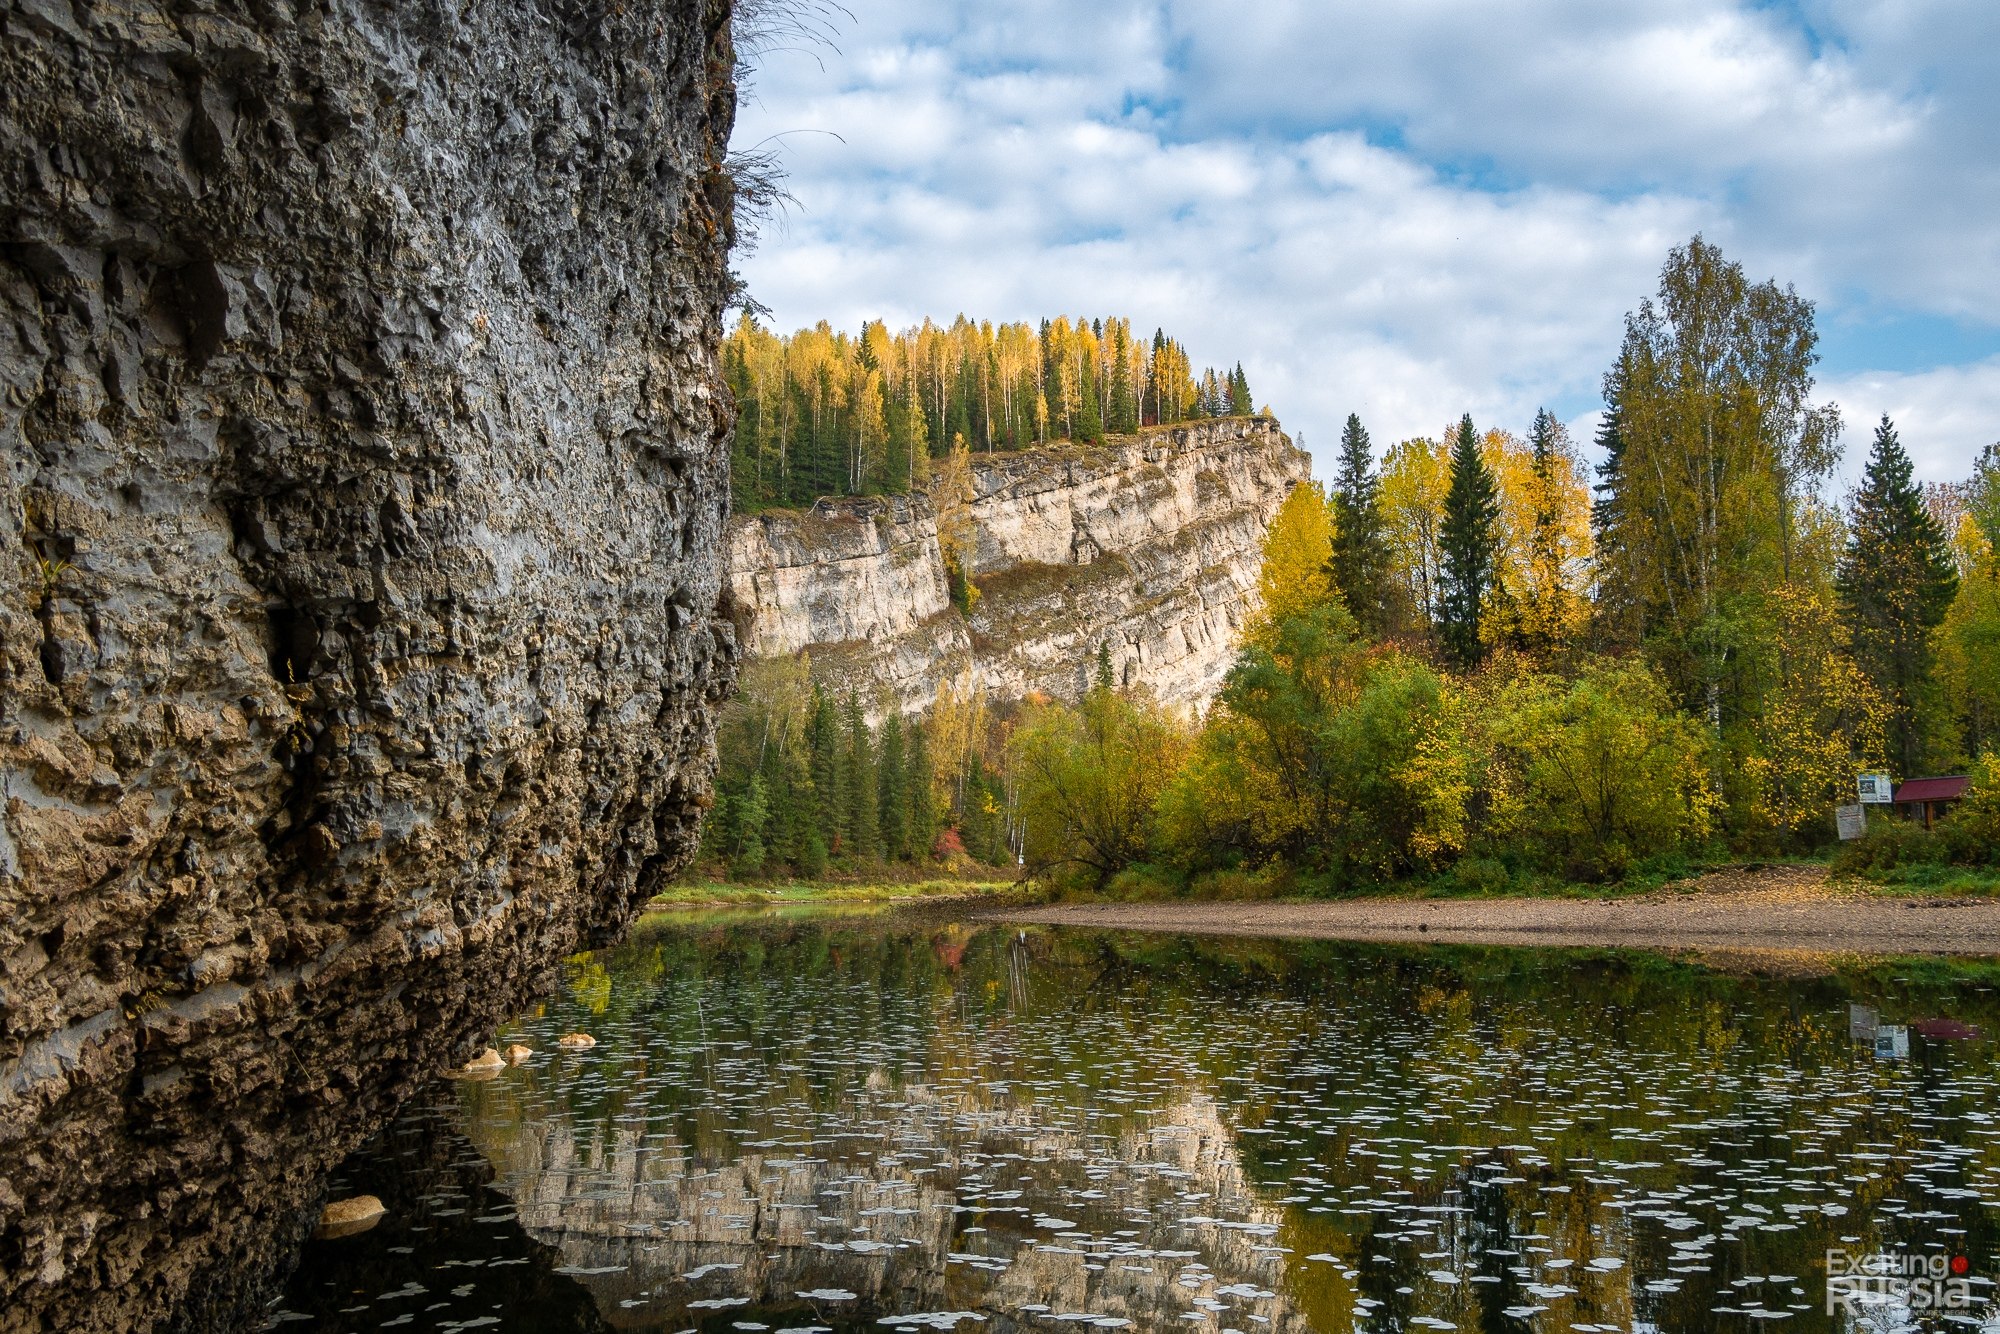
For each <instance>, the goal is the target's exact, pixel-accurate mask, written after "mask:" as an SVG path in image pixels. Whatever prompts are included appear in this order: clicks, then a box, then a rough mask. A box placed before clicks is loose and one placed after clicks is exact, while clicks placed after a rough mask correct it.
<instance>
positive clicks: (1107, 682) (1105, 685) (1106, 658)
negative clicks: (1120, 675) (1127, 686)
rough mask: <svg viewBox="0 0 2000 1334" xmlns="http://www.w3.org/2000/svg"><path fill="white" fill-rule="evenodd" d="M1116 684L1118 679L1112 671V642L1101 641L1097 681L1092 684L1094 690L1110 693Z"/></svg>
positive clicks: (1098, 649) (1098, 651)
mask: <svg viewBox="0 0 2000 1334" xmlns="http://www.w3.org/2000/svg"><path fill="white" fill-rule="evenodd" d="M1115 684H1117V678H1116V677H1115V676H1113V674H1112V671H1111V641H1110V640H1108V639H1100V640H1098V641H1097V679H1096V680H1095V681H1093V682H1092V688H1093V689H1096V690H1104V691H1109V690H1110V689H1111V688H1112V687H1113V686H1114V685H1115Z"/></svg>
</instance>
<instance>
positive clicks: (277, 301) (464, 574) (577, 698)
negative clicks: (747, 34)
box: [0, 0, 735, 1334]
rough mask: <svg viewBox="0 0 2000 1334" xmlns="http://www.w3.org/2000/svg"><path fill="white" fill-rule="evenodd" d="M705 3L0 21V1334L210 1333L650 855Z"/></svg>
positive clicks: (695, 430)
mask: <svg viewBox="0 0 2000 1334" xmlns="http://www.w3.org/2000/svg"><path fill="white" fill-rule="evenodd" d="M732 67H733V57H732V53H731V50H730V47H729V37H728V26H727V8H726V5H722V4H719V3H706V2H704V0H655V2H653V3H643V2H642V3H637V4H631V5H626V6H621V7H615V8H612V9H608V10H599V9H596V8H587V7H583V6H579V5H574V4H571V3H568V0H539V2H531V0H517V2H515V3H503V4H496V5H482V6H477V7H474V8H473V9H470V10H461V9H460V7H458V6H455V5H450V4H445V3H442V2H441V0H414V2H413V3H399V4H394V5H391V4H387V3H382V2H381V0H334V3H332V4H331V5H329V6H326V7H322V8H316V9H312V10H309V11H301V12H294V10H293V8H292V7H291V6H288V5H283V4H277V5H264V6H249V7H240V8H239V7H224V8H223V9H222V10H220V11H218V10H217V9H216V8H215V7H213V6H207V5H197V4H195V3H192V0H185V2H183V0H133V2H132V3H129V4H125V5H122V6H120V7H118V8H117V9H116V10H115V12H114V11H109V10H100V9H96V8H89V9H86V8H81V7H78V8H72V7H71V6H69V5H66V4H61V3H57V4H53V5H51V4H23V3H14V4H11V5H10V4H6V3H4V0H0V86H3V87H5V88H6V89H7V90H8V92H7V96H6V106H7V113H6V115H5V116H4V117H0V198H5V199H6V200H7V201H8V212H7V219H6V224H5V226H6V230H5V231H4V233H0V438H4V439H5V440H6V442H7V444H6V448H5V449H4V451H0V467H4V469H5V475H4V484H5V486H6V488H7V495H6V497H5V500H6V503H4V504H0V546H4V547H5V548H6V549H7V550H10V551H13V552H15V553H17V555H16V558H15V559H16V563H17V565H18V566H19V570H18V571H17V573H19V574H20V575H21V577H18V578H12V579H8V580H5V581H0V766H4V770H5V779H6V781H5V786H4V792H5V797H4V806H3V807H0V961H4V962H0V1331H7V1332H8V1334H11V1332H12V1331H15V1330H27V1329H43V1328H62V1329H65V1330H75V1331H96V1330H120V1331H123V1330H145V1329H149V1328H155V1327H160V1326H163V1325H166V1324H169V1323H172V1324H174V1325H177V1326H180V1327H189V1328H193V1327H204V1326H211V1327H221V1326H227V1325H231V1324H234V1323H238V1322H240V1320H241V1319H243V1318H244V1315H245V1312H246V1311H247V1310H248V1309H249V1307H250V1306H251V1304H253V1303H254V1300H255V1299H256V1297H257V1296H258V1295H259V1294H260V1293H261V1292H262V1290H263V1288H264V1285H265V1284H266V1282H267V1280H268V1277H269V1274H270V1270H271V1267H272V1264H273V1263H274V1261H276V1260H277V1259H279V1258H280V1257H281V1256H282V1254H283V1253H284V1252H285V1250H286V1248H287V1247H288V1246H289V1245H290V1244H292V1243H293V1242H295V1241H296V1240H297V1239H298V1238H300V1237H302V1236H303V1235H304V1233H305V1232H306V1231H307V1230H308V1229H309V1228H310V1227H311V1226H312V1224H313V1222H314V1216H313V1214H312V1213H311V1210H310V1201H311V1198H312V1196H313V1194H314V1192H315V1190H316V1183H317V1181H318V1178H319V1176H320V1175H321V1174H322V1173H323V1172H324V1170H325V1169H326V1167H327V1166H329V1165H330V1164H332V1163H334V1162H336V1161H338V1160H339V1159H340V1158H341V1157H342V1156H343V1155H344V1154H345V1153H346V1151H347V1150H348V1149H349V1148H351V1147H352V1146H353V1145H354V1144H355V1143H356V1142H357V1141H358V1140H359V1139H361V1138H362V1137H363V1136H365V1135H366V1134H368V1133H369V1132H370V1131H371V1130H372V1129H373V1128H374V1127H375V1126H377V1125H378V1124H380V1123H381V1121H382V1120H383V1119H384V1118H385V1117H386V1115H387V1114H388V1112H389V1111H390V1110H391V1109H392V1108H393V1107H394V1105H395V1104H396V1103H397V1101H398V1100H399V1099H401V1098H402V1097H403V1096H404V1095H405V1094H407V1092H408V1091H409V1090H410V1089H411V1088H413V1087H414V1086H415V1085H416V1084H417V1083H418V1082H419V1081H421V1080H422V1079H423V1078H425V1077H426V1076H427V1075H428V1074H429V1073H430V1072H432V1071H434V1070H437V1069H439V1068H441V1067H444V1066H446V1065H449V1064H451V1063H453V1062H454V1061H455V1060H459V1059H462V1058H463V1053H464V1052H465V1050H466V1044H467V1042H468V1040H469V1039H471V1038H474V1037H475V1036H477V1035H478V1034H479V1033H480V1032H481V1031H491V1028H492V1026H493V1025H494V1024H495V1023H496V1022H497V1021H498V1020H499V1019H500V1018H501V1017H503V1016H504V1015H505V1014H507V1013H508V1012H509V1011H511V1010H514V1009H516V1008H517V1007H518V1006H519V1005H520V1004H521V1003H522V1002H523V1001H524V1000H525V999H526V998H527V997H529V996H530V995H532V994H534V993H535V992H536V991H538V990H539V989H541V988H543V987H544V986H545V985H546V982H547V980H548V973H549V970H550V968H551V967H552V965H553V964H554V962H555V961H556V960H558V959H560V958H561V957H563V956H564V955H566V954H568V953H570V952H572V951H574V950H576V949H578V948H580V947H583V946H585V945H587V944H589V943H592V942H594V941H598V940H601V939H603V938H605V937H607V936H609V935H612V934H615V933H616V932H617V931H618V930H619V929H621V927H622V925H623V924H624V922H625V921H626V920H628V919H629V917H630V915H631V913H632V912H633V911H634V909H635V907H636V906H637V904H639V903H640V902H642V901H643V900H644V899H645V898H646V897H647V896H648V895H649V894H651V893H652V892H653V890H654V889H655V888H656V887H657V885H658V884H659V883H660V882H661V880H662V879H663V878H664V877H665V876H666V875H668V874H670V873H671V872H672V870H674V869H675V868H676V867H677V866H678V865H679V864H680V863H681V862H682V861H683V860H684V859H685V858H686V857H687V856H688V855H689V854H690V852H691V851H692V847H693V840H694V836H695V830H696V826H697V823H698V820H699V816H700V812H701V810H702V809H703V808H704V807H705V806H706V805H707V803H708V800H709V797H708V792H709V783H710V777H711V770H712V763H713V761H712V751H711V732H712V721H713V718H712V714H713V709H714V708H715V706H716V705H717V703H718V702H719V701H720V699H721V698H722V696H723V694H724V693H725V692H726V690H727V687H728V683H729V681H730V679H731V677H732V675H733V671H734V660H735V648H734V645H733V642H732V639H731V636H730V633H729V629H728V627H727V625H726V624H725V623H724V622H722V621H721V620H719V619H718V618H717V617H716V615H715V612H714V608H715V605H716V601H717V597H718V594H719V592H720V588H721V571H720V569H719V566H718V553H719V551H720V549H721V545H722V541H721V538H722V524H723V521H724V516H725V512H726V506H727V492H728V487H727V474H726V469H727V447H726V446H727V434H728V431H729V429H730V424H731V423H730V408H729V405H728V398H727V395H726V393H724V392H723V389H722V386H721V381H720V376H719V373H718V371H719V367H718V364H717V360H716V352H715V348H716V343H717V337H718V331H719V325H720V315H721V303H722V296H723V291H724V286H725V268H724V262H725V251H726V246H727V243H728V239H729V234H730V226H729V218H728V210H729V188H728V184H727V181H726V179H725V178H724V177H723V175H722V174H721V172H720V170H719V163H720V161H721V157H722V152H723V146H724V145H725V143H726V141H727V138H728V133H729V127H730V122H731V118H732V113H733V98H734V91H733V87H732V84H731V75H732Z"/></svg>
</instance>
